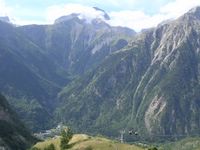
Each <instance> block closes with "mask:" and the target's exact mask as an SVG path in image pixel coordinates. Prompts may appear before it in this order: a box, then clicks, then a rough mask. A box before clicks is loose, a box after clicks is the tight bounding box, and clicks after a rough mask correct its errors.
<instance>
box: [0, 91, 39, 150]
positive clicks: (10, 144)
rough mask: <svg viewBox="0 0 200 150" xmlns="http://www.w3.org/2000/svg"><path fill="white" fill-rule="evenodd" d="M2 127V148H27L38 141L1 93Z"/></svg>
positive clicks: (0, 135) (0, 112)
mask: <svg viewBox="0 0 200 150" xmlns="http://www.w3.org/2000/svg"><path fill="white" fill-rule="evenodd" d="M0 129H1V130H0V149H6V150H13V149H15V150H25V149H27V148H28V147H30V146H31V145H32V144H34V142H36V139H35V138H34V137H33V136H32V135H31V134H30V133H29V131H28V130H27V129H26V128H25V127H24V125H23V124H22V123H21V122H20V121H19V120H18V118H17V116H16V114H15V113H14V112H13V111H12V110H11V109H10V106H9V105H8V102H7V101H6V99H5V98H4V97H3V96H2V95H0Z"/></svg>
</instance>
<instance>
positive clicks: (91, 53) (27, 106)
mask: <svg viewBox="0 0 200 150" xmlns="http://www.w3.org/2000/svg"><path fill="white" fill-rule="evenodd" d="M96 9H97V11H102V10H100V9H98V8H96ZM105 17H108V16H107V15H106V14H105ZM134 34H135V32H134V31H133V30H131V29H128V28H122V27H111V26H109V25H108V24H106V23H105V22H104V21H103V20H101V19H99V18H96V19H93V20H91V22H87V21H86V20H84V19H81V18H79V15H78V14H72V15H69V16H63V17H61V18H59V19H57V20H56V21H55V23H54V24H53V25H28V26H17V27H16V26H14V25H12V24H9V23H6V22H5V21H0V52H1V54H0V76H1V79H0V91H1V92H2V93H3V94H4V95H5V96H6V97H7V98H8V100H9V102H10V103H11V104H12V105H13V106H14V108H15V110H16V111H17V113H18V114H19V116H20V117H21V119H23V121H25V123H26V124H27V125H28V126H29V127H30V128H31V129H33V130H41V129H45V128H49V126H51V125H52V123H53V122H54V121H53V117H52V116H53V112H54V109H55V108H56V106H57V100H56V97H57V93H58V92H59V91H60V90H61V89H62V88H63V87H64V86H65V85H67V84H68V83H69V82H70V81H71V80H72V79H73V78H75V77H76V76H79V75H82V74H83V73H85V72H87V71H88V70H90V69H92V68H94V67H95V66H97V65H98V64H100V63H101V62H102V60H103V59H104V58H105V57H106V56H108V55H109V54H110V53H111V52H113V51H116V50H118V49H121V48H123V47H125V46H126V45H127V44H128V41H129V40H130V38H131V37H132V36H134Z"/></svg>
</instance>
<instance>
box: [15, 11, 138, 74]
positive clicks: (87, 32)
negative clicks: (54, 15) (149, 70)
mask: <svg viewBox="0 0 200 150" xmlns="http://www.w3.org/2000/svg"><path fill="white" fill-rule="evenodd" d="M18 30H20V31H21V32H22V33H24V35H25V36H26V37H27V38H28V39H30V40H31V41H32V42H33V43H35V44H37V45H38V46H39V47H41V48H42V49H43V50H44V51H45V53H46V56H47V57H48V58H50V59H52V60H53V61H54V62H55V63H56V64H59V65H60V66H62V67H63V68H65V69H66V70H67V71H68V72H69V73H70V74H72V75H77V74H83V73H85V72H87V71H88V70H90V69H91V68H93V67H95V66H96V65H98V64H100V62H101V61H102V60H103V59H104V58H105V57H106V56H107V55H109V54H110V53H111V52H113V51H116V50H119V49H121V48H123V47H124V46H126V45H127V44H128V40H129V39H130V38H132V37H133V35H134V34H135V32H134V31H133V30H131V29H128V28H122V27H111V26H109V25H108V24H106V23H105V22H104V21H103V20H100V19H93V20H91V22H88V21H86V20H84V19H79V17H78V14H71V15H69V16H63V17H61V18H58V19H57V20H56V21H55V23H54V24H53V25H48V26H47V25H46V26H45V25H41V26H39V25H30V26H22V27H19V28H18Z"/></svg>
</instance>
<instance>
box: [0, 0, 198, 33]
mask: <svg viewBox="0 0 200 150" xmlns="http://www.w3.org/2000/svg"><path fill="white" fill-rule="evenodd" d="M93 6H96V7H99V8H101V9H103V10H105V11H106V12H107V13H108V15H109V16H110V17H111V20H110V21H109V22H108V23H109V24H111V25H115V26H117V25H120V26H127V27H130V28H132V29H135V30H136V31H139V30H141V29H142V28H149V27H154V26H156V25H157V24H158V23H160V22H162V21H163V20H166V19H174V18H177V17H179V16H180V15H182V14H183V13H185V12H187V11H188V10H189V9H191V8H192V7H195V6H200V0H0V16H9V17H10V18H11V19H12V20H13V22H15V23H16V24H20V25H23V24H47V23H48V24H49V23H53V22H54V20H55V19H56V18H58V17H60V16H63V15H68V14H70V13H74V12H78V13H83V14H84V15H85V16H87V15H88V16H89V17H90V18H92V17H97V16H98V15H100V14H98V13H96V12H95V11H94V9H92V7H93Z"/></svg>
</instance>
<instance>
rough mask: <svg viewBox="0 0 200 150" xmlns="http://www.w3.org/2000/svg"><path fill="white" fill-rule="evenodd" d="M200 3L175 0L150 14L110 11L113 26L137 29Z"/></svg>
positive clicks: (168, 17)
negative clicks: (155, 12)
mask: <svg viewBox="0 0 200 150" xmlns="http://www.w3.org/2000/svg"><path fill="white" fill-rule="evenodd" d="M198 5H200V0H175V1H173V2H170V3H168V4H166V5H164V6H163V7H161V8H160V11H159V12H158V13H157V14H155V15H148V14H145V13H144V12H142V11H120V12H111V13H109V15H110V17H111V20H110V21H109V23H110V24H111V25H113V26H126V27H129V28H132V29H134V30H136V31H140V30H141V29H145V28H150V27H155V26H157V25H158V24H159V23H160V22H162V21H164V20H167V19H175V18H178V17H179V16H181V15H183V14H184V13H186V12H187V11H189V10H190V9H191V8H193V7H196V6H198Z"/></svg>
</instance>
